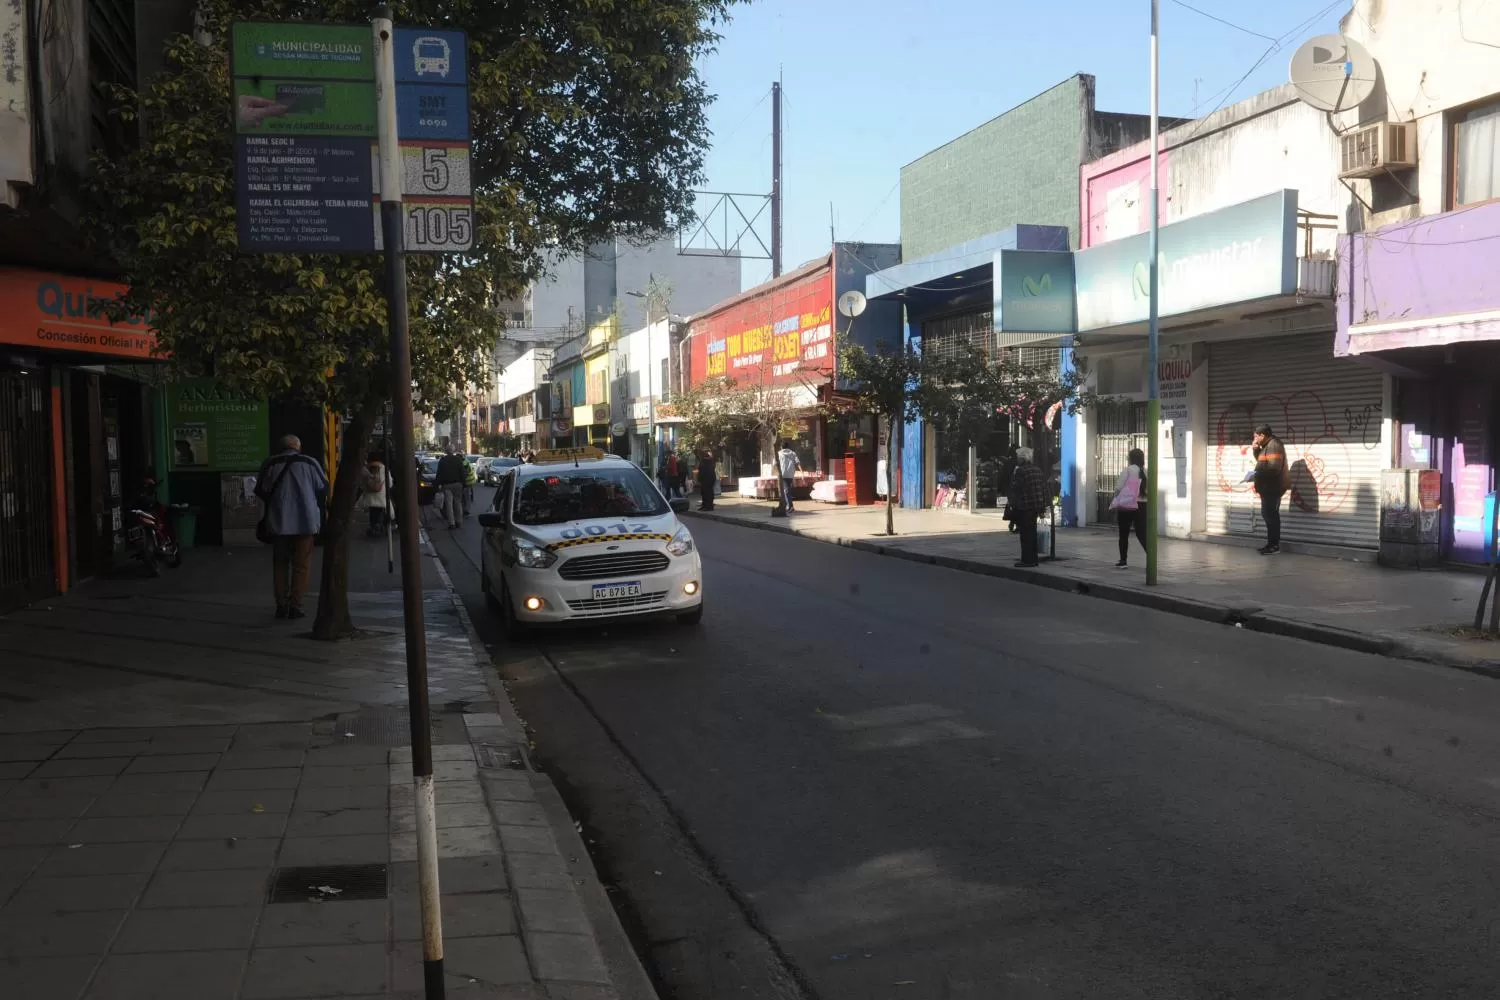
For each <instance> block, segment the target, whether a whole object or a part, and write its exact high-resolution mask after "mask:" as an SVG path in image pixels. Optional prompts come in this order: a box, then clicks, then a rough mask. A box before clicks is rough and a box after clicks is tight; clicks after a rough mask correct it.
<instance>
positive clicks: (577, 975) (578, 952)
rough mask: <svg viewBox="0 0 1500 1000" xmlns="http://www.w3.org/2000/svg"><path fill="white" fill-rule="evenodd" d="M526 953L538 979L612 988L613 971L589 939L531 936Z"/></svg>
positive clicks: (591, 939)
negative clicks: (610, 984)
mask: <svg viewBox="0 0 1500 1000" xmlns="http://www.w3.org/2000/svg"><path fill="white" fill-rule="evenodd" d="M526 950H527V951H528V952H529V953H530V954H531V963H532V965H533V966H534V967H535V968H536V977H537V978H538V979H544V980H545V979H564V980H569V981H571V982H575V983H598V984H600V985H605V986H607V985H609V970H608V969H606V968H605V967H604V959H603V957H602V956H601V955H600V954H599V946H598V945H597V944H595V943H594V939H593V938H592V937H591V936H589V935H586V934H541V933H539V934H532V933H527V935H526Z"/></svg>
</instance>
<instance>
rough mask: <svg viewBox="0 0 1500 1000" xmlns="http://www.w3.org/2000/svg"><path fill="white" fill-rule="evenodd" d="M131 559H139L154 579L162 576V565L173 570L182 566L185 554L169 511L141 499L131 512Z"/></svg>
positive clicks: (127, 537)
mask: <svg viewBox="0 0 1500 1000" xmlns="http://www.w3.org/2000/svg"><path fill="white" fill-rule="evenodd" d="M126 540H127V541H128V542H129V544H130V555H131V558H132V559H139V560H140V561H141V562H142V563H143V564H144V565H145V567H146V572H147V573H150V574H151V575H152V576H161V567H162V564H163V563H165V564H166V565H168V566H170V567H171V568H172V569H176V568H177V567H179V566H181V565H182V550H181V549H180V548H178V546H177V539H176V537H175V536H174V535H173V534H172V528H171V525H170V524H169V523H168V521H167V509H166V508H165V507H163V506H162V505H161V504H159V503H156V502H154V501H153V500H149V499H147V498H141V499H140V500H137V501H136V503H135V504H133V505H132V506H131V508H130V527H129V530H128V532H127V535H126Z"/></svg>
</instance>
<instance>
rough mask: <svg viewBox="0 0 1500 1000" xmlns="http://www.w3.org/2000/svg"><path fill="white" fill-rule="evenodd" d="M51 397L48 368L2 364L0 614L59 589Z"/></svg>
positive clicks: (0, 424)
mask: <svg viewBox="0 0 1500 1000" xmlns="http://www.w3.org/2000/svg"><path fill="white" fill-rule="evenodd" d="M50 396H51V391H50V388H49V386H48V382H47V375H46V373H45V372H36V371H21V370H19V369H14V368H0V612H4V611H10V610H12V609H14V608H18V607H20V606H21V605H23V604H29V603H30V602H32V601H35V600H39V599H40V598H43V597H47V596H49V595H51V594H54V593H56V592H57V574H56V566H55V562H54V551H53V525H52V461H51V445H52V416H51V412H50V408H49V398H50Z"/></svg>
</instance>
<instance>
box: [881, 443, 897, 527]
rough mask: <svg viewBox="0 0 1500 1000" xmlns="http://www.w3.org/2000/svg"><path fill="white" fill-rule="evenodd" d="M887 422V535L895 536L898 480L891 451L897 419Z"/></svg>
mask: <svg viewBox="0 0 1500 1000" xmlns="http://www.w3.org/2000/svg"><path fill="white" fill-rule="evenodd" d="M886 422H887V423H888V424H889V425H890V426H889V427H887V428H886V432H885V533H886V534H887V535H894V534H895V533H896V497H895V496H894V493H895V487H894V485H893V482H894V480H895V478H896V468H895V466H893V465H892V464H891V461H892V458H891V451H892V445H894V444H895V441H896V418H895V417H893V416H888V417H886ZM877 430H878V428H877Z"/></svg>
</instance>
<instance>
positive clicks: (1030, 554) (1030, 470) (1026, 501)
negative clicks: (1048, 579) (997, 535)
mask: <svg viewBox="0 0 1500 1000" xmlns="http://www.w3.org/2000/svg"><path fill="white" fill-rule="evenodd" d="M1009 501H1010V513H1011V519H1012V520H1014V521H1015V523H1016V531H1017V532H1018V533H1019V534H1020V536H1021V561H1020V562H1018V563H1016V566H1017V567H1019V568H1023V569H1030V568H1032V567H1034V566H1037V565H1039V563H1038V561H1037V550H1036V519H1037V518H1038V517H1040V516H1041V514H1042V512H1043V511H1045V510H1046V509H1047V477H1046V476H1044V475H1042V470H1041V469H1038V468H1037V467H1036V463H1035V462H1034V461H1033V458H1032V450H1031V449H1030V448H1017V449H1016V468H1015V471H1014V472H1012V473H1011V477H1010V497H1009Z"/></svg>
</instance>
